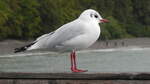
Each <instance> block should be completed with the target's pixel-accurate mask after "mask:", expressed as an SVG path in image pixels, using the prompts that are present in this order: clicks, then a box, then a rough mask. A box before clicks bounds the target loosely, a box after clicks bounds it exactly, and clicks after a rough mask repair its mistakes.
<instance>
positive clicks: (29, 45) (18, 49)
mask: <svg viewBox="0 0 150 84" xmlns="http://www.w3.org/2000/svg"><path fill="white" fill-rule="evenodd" d="M35 43H36V42H33V43H30V44H28V45H25V46H23V47H20V48H15V49H14V50H15V51H14V53H18V52H23V51H26V50H27V49H28V48H29V47H31V46H32V45H33V44H35Z"/></svg>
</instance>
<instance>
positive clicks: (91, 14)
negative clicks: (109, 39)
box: [79, 9, 109, 23]
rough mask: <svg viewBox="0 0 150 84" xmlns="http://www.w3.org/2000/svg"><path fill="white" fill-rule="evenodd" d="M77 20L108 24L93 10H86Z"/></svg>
mask: <svg viewBox="0 0 150 84" xmlns="http://www.w3.org/2000/svg"><path fill="white" fill-rule="evenodd" d="M79 19H81V20H85V21H95V22H97V23H105V22H109V21H108V20H107V19H103V18H102V17H101V16H100V14H99V13H98V12H97V11H95V10H93V9H87V10H85V11H83V12H82V13H81V15H80V16H79Z"/></svg>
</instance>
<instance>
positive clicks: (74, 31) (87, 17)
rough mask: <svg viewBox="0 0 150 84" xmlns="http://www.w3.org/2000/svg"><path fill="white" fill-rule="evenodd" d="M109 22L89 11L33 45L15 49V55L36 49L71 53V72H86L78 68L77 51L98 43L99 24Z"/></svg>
mask: <svg viewBox="0 0 150 84" xmlns="http://www.w3.org/2000/svg"><path fill="white" fill-rule="evenodd" d="M106 22H109V21H108V20H107V19H103V18H102V17H101V16H100V14H99V13H98V12H97V11H95V10H93V9H87V10H85V11H83V12H82V13H81V14H80V16H79V17H78V18H77V19H75V20H73V21H71V22H69V23H67V24H64V25H62V26H61V27H60V28H58V29H57V30H55V31H54V32H50V33H48V34H44V35H42V36H40V37H38V38H37V39H36V40H35V41H33V42H32V43H30V44H28V45H25V46H23V47H20V48H16V49H15V51H14V52H15V53H17V52H22V51H26V50H27V51H28V50H34V49H49V50H50V51H57V52H71V53H70V59H71V68H70V69H71V71H72V72H86V71H87V70H82V69H78V68H77V62H76V51H77V50H81V49H85V48H88V47H89V46H91V45H92V44H93V43H95V42H96V41H97V39H98V38H99V36H100V32H101V31H100V26H99V23H106Z"/></svg>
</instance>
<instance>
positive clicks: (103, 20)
mask: <svg viewBox="0 0 150 84" xmlns="http://www.w3.org/2000/svg"><path fill="white" fill-rule="evenodd" d="M100 22H101V23H106V22H109V20H107V19H101V20H100Z"/></svg>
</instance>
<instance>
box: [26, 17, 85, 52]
mask: <svg viewBox="0 0 150 84" xmlns="http://www.w3.org/2000/svg"><path fill="white" fill-rule="evenodd" d="M84 26H85V25H84V24H83V23H82V24H81V23H80V21H77V20H75V21H73V22H70V23H67V24H65V25H63V26H61V27H60V28H59V29H57V30H56V31H55V32H52V33H49V34H45V35H42V36H41V37H39V38H37V40H36V43H35V44H34V45H32V46H31V47H30V48H29V49H28V50H31V49H37V48H50V49H51V48H55V47H56V46H58V45H62V44H63V43H64V42H66V41H68V40H70V39H73V38H75V37H77V36H79V35H81V34H83V33H84V31H83V29H84Z"/></svg>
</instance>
